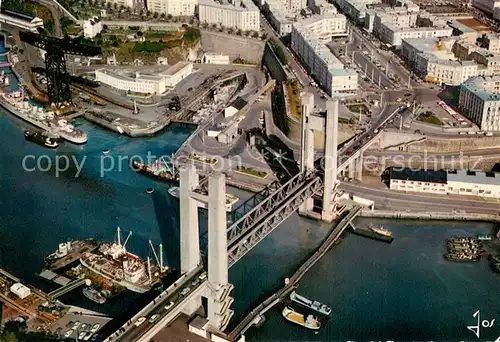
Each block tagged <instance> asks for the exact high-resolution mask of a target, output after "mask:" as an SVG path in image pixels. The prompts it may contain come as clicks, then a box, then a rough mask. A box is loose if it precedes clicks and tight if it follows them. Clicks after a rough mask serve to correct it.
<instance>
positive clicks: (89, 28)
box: [83, 17, 102, 38]
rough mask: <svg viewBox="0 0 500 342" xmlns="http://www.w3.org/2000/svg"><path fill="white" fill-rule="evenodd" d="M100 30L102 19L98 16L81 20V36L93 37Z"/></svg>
mask: <svg viewBox="0 0 500 342" xmlns="http://www.w3.org/2000/svg"><path fill="white" fill-rule="evenodd" d="M101 31H102V21H101V20H100V19H99V18H98V17H92V18H90V19H88V20H85V21H84V22H83V36H84V37H86V38H94V37H95V36H96V35H97V34H99V33H101Z"/></svg>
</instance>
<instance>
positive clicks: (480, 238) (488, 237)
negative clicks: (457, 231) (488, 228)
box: [477, 235, 492, 241]
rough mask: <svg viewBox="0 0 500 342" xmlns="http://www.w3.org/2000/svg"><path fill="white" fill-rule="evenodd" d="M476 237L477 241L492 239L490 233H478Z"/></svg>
mask: <svg viewBox="0 0 500 342" xmlns="http://www.w3.org/2000/svg"><path fill="white" fill-rule="evenodd" d="M477 239H478V240H479V241H490V240H491V239H492V236H491V235H478V236H477Z"/></svg>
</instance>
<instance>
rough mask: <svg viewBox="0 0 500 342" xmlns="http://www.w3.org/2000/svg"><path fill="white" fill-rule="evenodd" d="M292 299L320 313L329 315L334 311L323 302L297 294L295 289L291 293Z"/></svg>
mask: <svg viewBox="0 0 500 342" xmlns="http://www.w3.org/2000/svg"><path fill="white" fill-rule="evenodd" d="M290 300H291V301H292V302H294V303H296V304H299V305H301V306H303V307H304V308H307V309H310V310H313V311H315V312H316V313H319V314H321V315H325V316H329V315H330V314H331V313H332V309H330V308H329V307H328V306H326V305H325V304H323V303H320V302H318V301H312V300H310V299H308V298H306V297H303V296H301V295H299V294H297V293H296V292H295V291H293V292H292V293H290Z"/></svg>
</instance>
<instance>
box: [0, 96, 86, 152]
mask: <svg viewBox="0 0 500 342" xmlns="http://www.w3.org/2000/svg"><path fill="white" fill-rule="evenodd" d="M0 105H1V106H2V107H3V108H5V109H6V110H8V111H9V112H10V113H11V114H13V115H15V116H17V117H19V118H21V119H23V120H24V121H26V122H29V123H30V124H32V125H34V126H36V127H38V128H41V129H43V130H45V131H48V132H51V133H52V134H55V135H58V136H59V137H61V138H63V139H65V140H67V141H69V142H72V143H75V144H84V143H86V142H87V133H85V132H84V131H82V130H80V129H78V128H75V127H74V126H73V125H71V124H70V123H68V121H67V120H66V119H65V118H64V117H57V116H55V115H54V113H53V112H47V111H46V110H44V109H43V108H41V107H38V106H35V105H33V104H31V103H30V102H29V101H27V100H25V99H24V93H23V91H15V92H11V93H8V94H6V93H0Z"/></svg>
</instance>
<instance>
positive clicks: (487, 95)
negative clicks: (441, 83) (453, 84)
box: [461, 75, 500, 101]
mask: <svg viewBox="0 0 500 342" xmlns="http://www.w3.org/2000/svg"><path fill="white" fill-rule="evenodd" d="M495 83H497V84H499V83H500V75H495V76H476V77H471V78H469V79H468V80H467V81H465V82H463V83H462V85H461V87H462V88H465V89H467V90H468V91H470V92H472V93H474V94H475V95H476V96H478V97H479V98H480V99H482V100H483V101H500V94H499V93H496V92H492V91H489V88H490V87H489V85H490V84H495Z"/></svg>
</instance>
